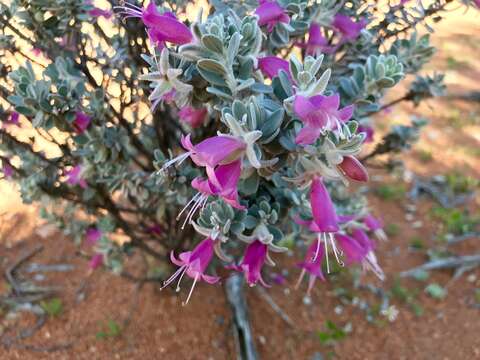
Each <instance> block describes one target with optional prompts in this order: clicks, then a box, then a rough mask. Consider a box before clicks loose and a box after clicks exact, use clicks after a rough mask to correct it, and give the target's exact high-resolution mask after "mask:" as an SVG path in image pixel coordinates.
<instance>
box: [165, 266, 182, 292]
mask: <svg viewBox="0 0 480 360" xmlns="http://www.w3.org/2000/svg"><path fill="white" fill-rule="evenodd" d="M186 268H187V267H186V266H185V265H184V266H181V267H180V268H179V269H178V270H177V271H175V272H174V273H173V275H172V276H170V277H169V278H168V279H167V280H165V281H164V282H163V286H162V287H161V288H160V290H163V289H164V288H165V287H167V286H168V285H170V284H171V282H172V281H173V280H175V279H176V278H177V276H178V274H180V272H182V271H185V270H186Z"/></svg>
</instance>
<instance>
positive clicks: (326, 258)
mask: <svg viewBox="0 0 480 360" xmlns="http://www.w3.org/2000/svg"><path fill="white" fill-rule="evenodd" d="M322 238H323V244H324V245H325V260H326V261H327V274H330V264H329V263H328V245H327V234H325V233H322Z"/></svg>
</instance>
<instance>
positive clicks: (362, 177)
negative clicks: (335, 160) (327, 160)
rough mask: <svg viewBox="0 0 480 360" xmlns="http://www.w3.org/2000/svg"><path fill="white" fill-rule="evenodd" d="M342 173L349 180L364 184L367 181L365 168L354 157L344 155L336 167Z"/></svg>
mask: <svg viewBox="0 0 480 360" xmlns="http://www.w3.org/2000/svg"><path fill="white" fill-rule="evenodd" d="M338 167H339V168H340V169H341V170H342V172H343V173H344V174H345V175H346V176H347V177H348V178H350V179H352V180H356V181H361V182H366V181H368V173H367V170H366V169H365V167H364V166H363V165H362V163H361V162H360V161H358V159H357V158H356V157H354V156H351V155H345V156H344V157H343V161H342V162H341V163H340V164H339V165H338Z"/></svg>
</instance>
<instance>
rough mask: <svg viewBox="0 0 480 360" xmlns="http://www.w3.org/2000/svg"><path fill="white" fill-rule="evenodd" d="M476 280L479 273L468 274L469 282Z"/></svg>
mask: <svg viewBox="0 0 480 360" xmlns="http://www.w3.org/2000/svg"><path fill="white" fill-rule="evenodd" d="M476 280H477V275H475V274H470V275H468V276H467V281H468V282H471V283H474V282H475V281H476Z"/></svg>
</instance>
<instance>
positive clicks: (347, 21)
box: [332, 14, 367, 42]
mask: <svg viewBox="0 0 480 360" xmlns="http://www.w3.org/2000/svg"><path fill="white" fill-rule="evenodd" d="M366 25H367V22H366V21H365V20H361V21H359V22H355V21H353V20H352V19H351V18H350V17H349V16H347V15H342V14H337V15H335V18H334V19H333V23H332V26H333V27H334V28H335V29H336V30H337V31H338V32H340V33H341V34H342V42H344V41H352V40H355V39H356V38H357V37H358V35H360V31H362V29H363V28H365V26H366Z"/></svg>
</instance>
